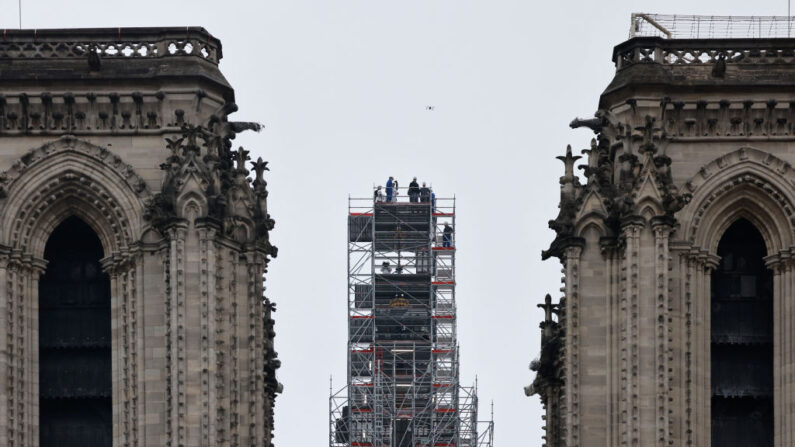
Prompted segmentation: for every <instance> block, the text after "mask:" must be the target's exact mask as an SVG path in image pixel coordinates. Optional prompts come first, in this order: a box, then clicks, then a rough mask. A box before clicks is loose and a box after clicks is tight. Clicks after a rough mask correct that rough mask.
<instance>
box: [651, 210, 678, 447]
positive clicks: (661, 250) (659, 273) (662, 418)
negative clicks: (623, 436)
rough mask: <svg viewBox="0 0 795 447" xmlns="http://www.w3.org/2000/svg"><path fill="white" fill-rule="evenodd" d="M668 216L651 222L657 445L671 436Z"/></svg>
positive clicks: (667, 443)
mask: <svg viewBox="0 0 795 447" xmlns="http://www.w3.org/2000/svg"><path fill="white" fill-rule="evenodd" d="M671 224H672V222H671V220H670V219H665V218H655V219H652V222H651V225H652V230H653V231H654V252H655V253H654V270H655V277H654V280H655V287H654V289H655V291H654V293H655V295H654V296H655V302H654V306H655V319H654V320H655V322H656V327H655V343H654V346H655V371H656V377H655V379H656V384H657V390H656V401H655V409H656V412H657V416H656V422H657V424H656V432H657V437H656V443H657V445H658V446H659V447H667V446H668V445H669V442H670V440H671V438H672V436H673V433H672V431H673V428H672V418H671V409H670V408H671V404H670V400H671V397H672V389H671V387H672V383H671V374H670V373H669V368H670V365H671V364H672V363H673V359H672V357H671V355H672V354H671V349H670V347H669V340H670V339H671V337H672V331H671V317H670V312H669V309H670V307H671V302H670V290H669V284H668V276H669V275H668V270H669V254H668V250H669V247H668V244H669V236H670V235H671V231H672V225H671Z"/></svg>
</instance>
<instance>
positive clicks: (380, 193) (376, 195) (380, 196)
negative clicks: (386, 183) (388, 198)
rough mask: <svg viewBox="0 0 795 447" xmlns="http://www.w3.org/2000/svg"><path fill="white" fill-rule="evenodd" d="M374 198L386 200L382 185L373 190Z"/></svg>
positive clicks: (377, 200) (378, 200) (380, 200)
mask: <svg viewBox="0 0 795 447" xmlns="http://www.w3.org/2000/svg"><path fill="white" fill-rule="evenodd" d="M373 199H375V201H376V202H383V201H384V191H382V190H381V185H378V188H376V189H375V191H373Z"/></svg>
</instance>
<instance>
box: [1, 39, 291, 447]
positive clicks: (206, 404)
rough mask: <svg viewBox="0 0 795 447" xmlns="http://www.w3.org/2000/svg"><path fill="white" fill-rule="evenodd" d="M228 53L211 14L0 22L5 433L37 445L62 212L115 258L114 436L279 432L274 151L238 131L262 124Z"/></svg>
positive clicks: (154, 441) (203, 439)
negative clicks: (241, 141) (45, 322)
mask: <svg viewBox="0 0 795 447" xmlns="http://www.w3.org/2000/svg"><path fill="white" fill-rule="evenodd" d="M220 59H221V44H220V42H219V41H218V40H217V39H216V38H214V37H213V36H211V35H210V34H209V33H207V32H206V31H205V30H204V29H202V28H179V29H174V28H156V29H147V28H136V29H116V28H113V29H83V30H38V31H33V30H30V31H24V30H23V31H11V30H9V31H6V32H5V34H4V39H3V40H2V41H0V79H2V80H3V82H2V84H1V85H0V389H2V390H3V391H4V392H3V394H2V398H0V445H3V446H17V447H20V446H36V445H38V439H39V431H38V430H39V426H38V421H39V414H38V403H39V400H38V393H39V390H38V377H39V376H38V343H37V340H38V316H37V315H38V314H37V307H38V289H37V288H38V278H39V276H40V275H41V274H42V273H43V272H44V271H45V269H46V268H47V265H46V262H45V261H44V259H43V253H44V247H45V244H46V242H47V240H48V236H49V234H50V233H51V232H52V231H53V229H54V228H55V227H56V226H57V225H58V224H59V223H60V222H62V221H63V220H64V219H66V218H67V217H70V216H77V217H79V218H80V219H82V220H83V221H85V222H86V223H87V224H89V225H90V226H91V227H92V229H93V230H94V231H95V232H96V234H97V235H98V237H99V239H100V240H101V242H102V246H103V249H104V253H105V258H104V259H103V260H102V264H103V266H104V268H105V270H106V272H107V273H108V274H109V275H110V281H111V312H112V316H111V318H112V386H113V440H114V442H113V444H114V445H117V446H166V445H168V446H200V445H201V446H242V445H247V446H263V445H265V446H270V445H271V437H272V429H273V417H272V413H273V406H274V399H275V396H276V393H278V392H279V391H280V388H281V385H280V384H279V383H278V382H277V381H276V378H275V371H276V369H277V368H278V367H279V361H278V359H277V358H276V357H277V356H276V353H275V351H274V348H273V338H274V331H273V320H272V319H271V312H272V311H273V310H274V306H273V304H272V303H271V302H270V301H269V300H268V299H267V298H265V296H264V295H263V292H264V285H263V275H264V273H265V272H266V269H267V265H268V262H269V258H270V257H273V256H275V255H276V248H275V247H274V246H273V245H271V243H270V241H269V237H268V234H269V231H270V230H271V229H272V228H273V224H274V222H273V220H272V219H271V218H270V216H269V215H268V212H267V196H268V192H267V190H266V182H265V179H264V171H266V170H267V167H266V165H267V163H266V162H263V161H262V160H261V159H260V160H257V161H256V162H255V163H253V164H252V171H253V172H250V171H249V166H250V165H249V164H248V163H249V162H248V160H249V157H248V151H246V150H244V149H243V148H239V149H237V150H233V148H232V142H231V140H232V139H233V138H234V137H235V134H236V133H237V132H241V131H243V130H246V129H256V130H258V129H259V126H258V125H256V124H254V123H239V122H232V121H230V120H228V116H229V114H231V113H232V112H234V111H236V110H237V107H236V106H235V104H234V92H233V90H232V88H231V87H230V86H229V84H228V83H227V81H226V80H225V79H224V77H223V75H222V74H221V72H220V71H219V69H218V62H219V60H220ZM250 173H252V174H253V177H254V179H253V182H252V181H251V180H250V179H249V178H248V176H249V174H250Z"/></svg>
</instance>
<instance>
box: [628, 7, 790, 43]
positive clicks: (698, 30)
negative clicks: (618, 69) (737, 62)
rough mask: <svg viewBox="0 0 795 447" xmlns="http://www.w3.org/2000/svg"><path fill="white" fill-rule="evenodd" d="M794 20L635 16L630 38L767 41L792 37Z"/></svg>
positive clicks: (664, 15) (781, 17) (774, 17)
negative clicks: (768, 39) (767, 39)
mask: <svg viewBox="0 0 795 447" xmlns="http://www.w3.org/2000/svg"><path fill="white" fill-rule="evenodd" d="M792 24H793V20H792V17H787V16H699V15H670V14H646V13H639V12H638V13H633V14H632V23H631V26H630V29H629V37H630V38H633V37H664V38H667V39H765V38H787V37H792Z"/></svg>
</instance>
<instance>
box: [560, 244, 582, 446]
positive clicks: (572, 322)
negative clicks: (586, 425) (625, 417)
mask: <svg viewBox="0 0 795 447" xmlns="http://www.w3.org/2000/svg"><path fill="white" fill-rule="evenodd" d="M580 254H582V247H580V246H579V245H577V246H571V247H568V248H566V250H565V260H564V274H565V276H564V277H565V285H564V292H565V297H566V348H565V355H566V365H568V368H567V369H566V392H565V396H566V399H565V401H566V405H565V408H563V409H562V411H564V414H566V415H567V421H566V434H565V436H566V445H567V446H569V447H577V446H579V445H580V411H579V398H580V396H579V393H580V386H579V381H580V366H579V365H580V357H579V356H580V353H579V341H580V340H579V311H580V309H579V269H580Z"/></svg>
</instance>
